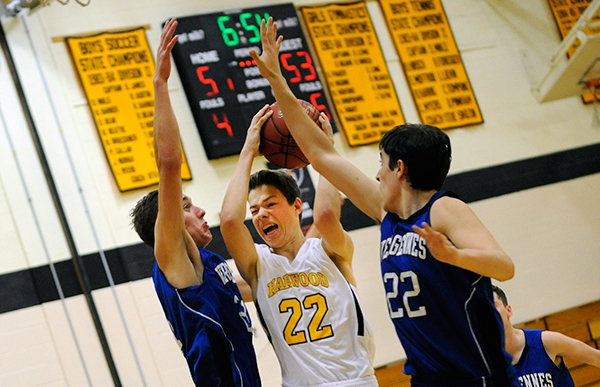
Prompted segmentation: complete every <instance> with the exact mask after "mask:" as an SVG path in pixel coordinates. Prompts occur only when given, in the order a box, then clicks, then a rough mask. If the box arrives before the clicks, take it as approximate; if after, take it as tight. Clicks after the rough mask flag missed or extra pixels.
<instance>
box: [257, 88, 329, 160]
mask: <svg viewBox="0 0 600 387" xmlns="http://www.w3.org/2000/svg"><path fill="white" fill-rule="evenodd" d="M298 101H299V102H300V104H301V105H302V107H303V108H304V110H305V111H306V113H307V114H308V116H309V117H310V118H312V120H313V121H315V122H316V123H317V125H319V127H321V125H320V124H319V110H317V108H316V107H314V106H313V105H312V104H311V103H309V102H306V101H304V100H301V99H299V100H298ZM271 110H273V114H272V115H271V117H269V119H268V120H267V122H265V123H264V124H263V126H262V129H261V132H260V148H259V149H260V152H261V153H262V154H263V156H265V158H266V159H267V160H269V161H270V162H272V163H273V164H275V165H277V166H278V167H280V168H287V169H295V168H302V167H305V166H307V165H308V164H309V162H308V160H307V158H306V156H304V153H302V151H301V150H300V148H299V147H298V145H297V144H296V141H294V138H293V137H292V135H291V133H290V131H289V130H288V127H287V125H286V124H285V120H284V119H283V114H282V112H281V111H280V110H279V105H277V102H275V103H273V104H272V105H271Z"/></svg>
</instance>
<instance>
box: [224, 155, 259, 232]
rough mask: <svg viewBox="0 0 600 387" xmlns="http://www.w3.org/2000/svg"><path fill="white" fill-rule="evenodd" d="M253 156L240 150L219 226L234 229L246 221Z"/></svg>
mask: <svg viewBox="0 0 600 387" xmlns="http://www.w3.org/2000/svg"><path fill="white" fill-rule="evenodd" d="M253 160H254V155H253V154H252V152H251V151H248V150H246V149H242V152H241V153H240V158H239V161H238V163H237V166H236V168H235V172H234V173H233V176H232V177H231V180H230V182H229V186H228V187H227V192H226V193H225V198H224V199H223V207H222V209H221V226H222V227H224V226H233V225H235V226H236V227H237V226H239V225H240V224H242V225H243V223H244V220H245V219H246V201H247V200H248V184H249V181H250V172H251V170H252V162H253Z"/></svg>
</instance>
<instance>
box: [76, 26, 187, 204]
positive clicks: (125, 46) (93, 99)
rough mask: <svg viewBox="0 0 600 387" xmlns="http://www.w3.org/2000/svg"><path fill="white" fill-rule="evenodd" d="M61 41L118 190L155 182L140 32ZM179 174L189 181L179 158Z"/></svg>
mask: <svg viewBox="0 0 600 387" xmlns="http://www.w3.org/2000/svg"><path fill="white" fill-rule="evenodd" d="M65 40H66V42H67V47H68V49H69V53H70V54H71V59H72V61H73V64H74V66H75V69H76V70H77V75H78V77H79V80H80V82H81V85H82V87H83V89H84V91H85V94H86V97H87V100H88V104H89V106H90V109H91V111H92V115H93V117H94V121H95V123H96V129H97V130H98V134H99V136H100V140H101V141H102V146H103V147H104V153H105V155H106V158H107V160H108V163H109V165H110V167H111V170H112V173H113V176H114V177H115V180H116V181H117V185H118V187H119V190H120V191H121V192H124V191H129V190H133V189H137V188H142V187H147V186H151V185H153V184H156V183H158V169H157V167H156V161H155V159H154V143H153V125H154V85H153V77H154V59H153V57H152V53H151V51H150V48H149V46H148V41H147V39H146V34H145V33H144V29H143V28H139V29H135V30H132V31H125V32H103V33H100V34H97V35H93V36H85V37H66V38H65ZM181 174H182V178H183V179H184V180H190V179H191V178H192V175H191V173H190V169H189V167H188V165H187V162H186V158H185V154H184V155H183V165H182V173H181Z"/></svg>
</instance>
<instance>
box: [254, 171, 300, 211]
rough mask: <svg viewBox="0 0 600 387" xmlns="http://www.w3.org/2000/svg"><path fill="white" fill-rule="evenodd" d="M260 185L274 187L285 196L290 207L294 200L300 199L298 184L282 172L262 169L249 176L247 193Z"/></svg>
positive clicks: (289, 175) (286, 173)
mask: <svg viewBox="0 0 600 387" xmlns="http://www.w3.org/2000/svg"><path fill="white" fill-rule="evenodd" d="M261 185H269V186H272V187H275V188H277V189H278V190H279V192H281V193H282V194H283V196H285V199H286V200H287V202H288V204H290V205H292V204H293V203H294V201H295V200H296V198H300V199H302V193H301V192H300V187H298V183H296V180H294V178H293V177H292V175H291V174H289V173H288V172H286V171H284V170H270V169H263V170H261V171H258V172H256V173H253V174H252V175H251V176H250V184H249V185H248V192H250V191H252V190H253V189H256V188H257V187H260V186H261Z"/></svg>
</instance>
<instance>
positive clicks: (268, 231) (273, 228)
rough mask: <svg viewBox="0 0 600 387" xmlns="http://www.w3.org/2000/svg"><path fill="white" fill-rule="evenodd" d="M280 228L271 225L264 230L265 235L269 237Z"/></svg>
mask: <svg viewBox="0 0 600 387" xmlns="http://www.w3.org/2000/svg"><path fill="white" fill-rule="evenodd" d="M278 228H279V226H278V225H276V224H270V225H268V226H266V227H264V228H263V232H264V233H265V235H269V234H270V233H272V232H273V231H275V230H277V229H278Z"/></svg>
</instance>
